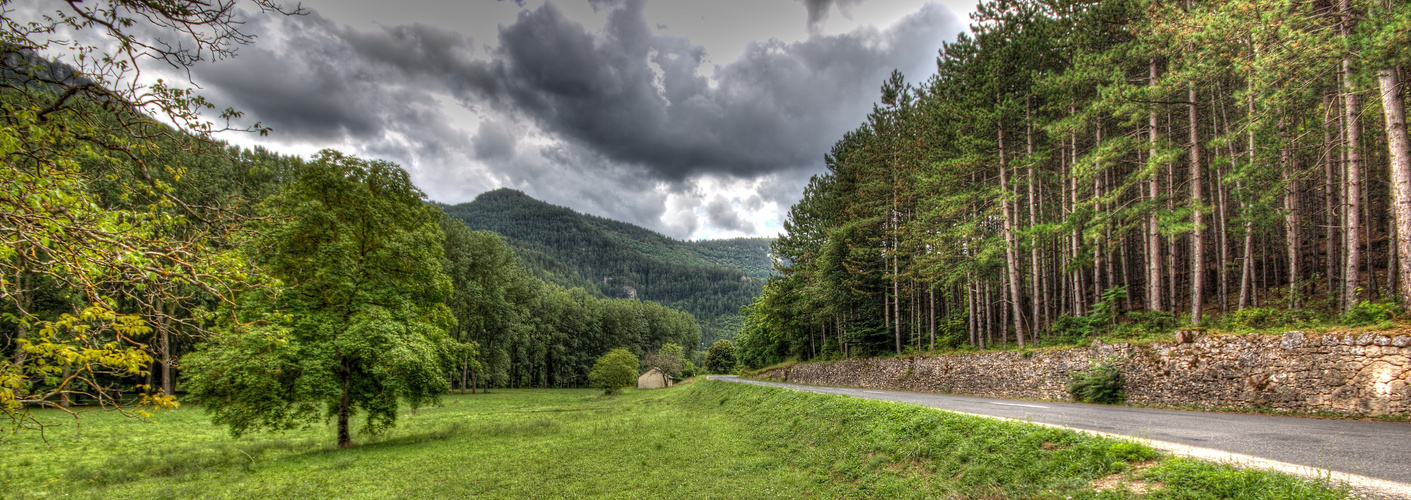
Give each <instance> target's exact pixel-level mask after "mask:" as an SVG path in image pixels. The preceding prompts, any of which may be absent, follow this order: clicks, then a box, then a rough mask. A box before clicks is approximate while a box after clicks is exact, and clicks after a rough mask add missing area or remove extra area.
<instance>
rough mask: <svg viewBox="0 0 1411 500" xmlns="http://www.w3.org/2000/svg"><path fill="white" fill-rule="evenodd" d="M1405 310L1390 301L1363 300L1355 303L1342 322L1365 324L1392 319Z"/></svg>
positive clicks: (1357, 324)
mask: <svg viewBox="0 0 1411 500" xmlns="http://www.w3.org/2000/svg"><path fill="white" fill-rule="evenodd" d="M1403 312H1405V311H1403V310H1402V309H1401V307H1400V306H1398V305H1396V304H1393V303H1390V302H1366V301H1363V302H1358V303H1356V304H1354V305H1353V306H1352V309H1351V310H1348V311H1347V314H1344V315H1342V322H1343V323H1344V324H1346V325H1347V326H1365V325H1370V324H1373V323H1381V322H1383V321H1391V320H1392V319H1395V318H1396V317H1397V316H1399V315H1401V314H1402V313H1403Z"/></svg>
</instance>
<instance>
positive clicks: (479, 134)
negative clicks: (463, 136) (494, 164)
mask: <svg viewBox="0 0 1411 500" xmlns="http://www.w3.org/2000/svg"><path fill="white" fill-rule="evenodd" d="M516 142H518V138H516V137H515V136H514V134H513V133H511V132H510V131H509V130H508V129H507V128H506V127H505V125H504V124H503V123H500V122H498V121H494V120H485V121H483V122H480V129H479V130H476V132H475V137H474V138H473V139H471V145H472V146H473V147H474V148H475V157H476V158H479V159H482V160H503V159H506V158H511V157H513V156H514V153H515V151H514V148H515V144H516Z"/></svg>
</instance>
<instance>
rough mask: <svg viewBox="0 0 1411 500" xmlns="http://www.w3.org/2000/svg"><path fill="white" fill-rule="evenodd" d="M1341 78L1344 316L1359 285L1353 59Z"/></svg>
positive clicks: (1344, 4)
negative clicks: (1344, 176)
mask: <svg viewBox="0 0 1411 500" xmlns="http://www.w3.org/2000/svg"><path fill="white" fill-rule="evenodd" d="M1350 3H1351V2H1350V0H1341V1H1340V2H1339V10H1340V11H1341V12H1342V16H1343V19H1342V23H1341V27H1342V37H1343V38H1344V39H1346V38H1347V37H1348V36H1349V34H1350V32H1351V30H1352V26H1351V15H1352V8H1351V5H1350ZM1342 77H1343V119H1344V120H1346V122H1345V123H1344V127H1345V133H1346V134H1347V144H1346V151H1347V179H1346V181H1347V184H1346V185H1347V199H1346V202H1347V205H1346V206H1347V210H1346V217H1347V261H1346V265H1345V266H1344V267H1343V277H1342V279H1343V312H1347V311H1350V310H1351V309H1352V306H1353V305H1355V304H1356V303H1357V301H1358V299H1359V298H1360V295H1359V294H1358V287H1360V286H1361V284H1362V279H1361V278H1362V276H1361V273H1362V268H1361V266H1362V246H1361V244H1360V240H1361V239H1362V207H1361V203H1362V127H1361V124H1360V116H1359V114H1360V113H1361V112H1362V111H1361V108H1362V104H1361V99H1360V97H1359V96H1358V95H1357V88H1356V83H1354V81H1353V80H1354V79H1353V73H1352V56H1351V55H1350V54H1349V55H1347V56H1345V57H1343V59H1342Z"/></svg>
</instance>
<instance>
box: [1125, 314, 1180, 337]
mask: <svg viewBox="0 0 1411 500" xmlns="http://www.w3.org/2000/svg"><path fill="white" fill-rule="evenodd" d="M1127 319H1129V320H1131V321H1132V325H1133V326H1135V327H1136V328H1137V330H1140V331H1143V332H1148V333H1151V332H1159V331H1162V330H1169V329H1171V328H1174V327H1175V326H1176V315H1175V314H1171V313H1169V312H1166V311H1147V312H1140V313H1127Z"/></svg>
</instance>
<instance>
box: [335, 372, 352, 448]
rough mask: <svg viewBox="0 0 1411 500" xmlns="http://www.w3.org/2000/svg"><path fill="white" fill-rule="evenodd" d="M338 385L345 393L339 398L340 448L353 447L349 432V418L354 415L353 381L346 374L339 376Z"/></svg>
mask: <svg viewBox="0 0 1411 500" xmlns="http://www.w3.org/2000/svg"><path fill="white" fill-rule="evenodd" d="M338 384H339V386H340V387H341V389H342V391H343V393H342V395H340V396H339V398H338V448H339V449H342V448H349V447H351V446H353V437H352V434H351V433H350V432H349V430H348V417H349V416H350V414H351V413H352V390H353V388H352V379H351V376H350V375H349V374H348V373H346V372H343V373H339V374H338Z"/></svg>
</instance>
